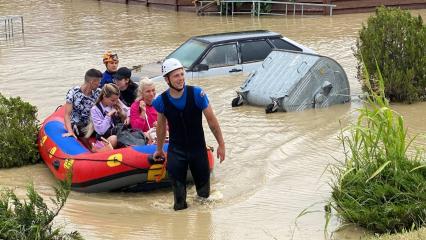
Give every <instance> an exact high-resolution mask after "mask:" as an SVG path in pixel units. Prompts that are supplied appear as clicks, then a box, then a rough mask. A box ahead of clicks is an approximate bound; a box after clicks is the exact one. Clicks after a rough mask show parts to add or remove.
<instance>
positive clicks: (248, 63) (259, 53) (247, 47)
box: [240, 39, 272, 74]
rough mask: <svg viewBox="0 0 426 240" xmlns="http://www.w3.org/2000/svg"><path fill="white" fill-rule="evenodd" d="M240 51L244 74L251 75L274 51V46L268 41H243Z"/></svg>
mask: <svg viewBox="0 0 426 240" xmlns="http://www.w3.org/2000/svg"><path fill="white" fill-rule="evenodd" d="M240 51H241V63H242V67H243V72H244V73H245V74H250V73H251V72H252V71H255V70H256V69H257V68H258V67H259V66H260V65H261V64H262V61H263V60H264V59H265V58H266V57H267V56H268V55H269V53H270V52H271V51H272V46H271V45H270V44H269V43H268V42H267V41H266V39H258V40H251V41H243V42H240Z"/></svg>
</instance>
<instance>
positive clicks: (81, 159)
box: [47, 148, 147, 171]
mask: <svg viewBox="0 0 426 240" xmlns="http://www.w3.org/2000/svg"><path fill="white" fill-rule="evenodd" d="M51 149H52V148H50V149H49V150H48V151H47V153H48V154H50V150H51ZM50 155H52V156H53V157H55V158H56V159H59V160H63V161H66V160H68V159H72V160H76V161H88V162H111V161H112V162H119V163H121V164H123V165H124V166H127V167H130V168H134V169H138V170H144V171H145V170H147V169H145V168H140V167H137V166H133V165H132V164H128V163H125V162H121V161H118V160H117V159H116V158H114V159H111V160H108V159H89V158H72V157H70V158H65V157H59V156H57V155H55V154H50Z"/></svg>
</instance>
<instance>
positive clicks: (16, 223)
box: [0, 181, 83, 240]
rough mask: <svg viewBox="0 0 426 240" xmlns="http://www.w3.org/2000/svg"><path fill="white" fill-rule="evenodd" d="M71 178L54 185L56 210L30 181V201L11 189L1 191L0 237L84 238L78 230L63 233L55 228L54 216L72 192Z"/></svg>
mask: <svg viewBox="0 0 426 240" xmlns="http://www.w3.org/2000/svg"><path fill="white" fill-rule="evenodd" d="M70 182H71V181H65V182H61V183H60V184H59V187H56V188H54V189H55V193H56V198H55V199H53V198H52V199H51V201H52V203H53V204H54V205H55V207H56V209H55V210H50V209H49V208H48V207H47V205H46V203H45V202H44V200H43V198H42V197H41V196H40V195H39V194H38V193H37V192H36V191H35V190H34V186H33V185H32V184H31V185H29V186H28V188H27V198H28V201H24V202H22V201H20V200H19V199H18V198H17V196H16V195H15V193H14V192H13V191H12V190H3V191H2V192H1V195H0V239H4V240H18V239H19V240H65V239H83V238H82V237H81V235H80V234H79V233H78V232H72V233H62V232H61V230H62V229H61V228H54V227H53V226H52V225H53V219H54V218H55V217H56V216H57V215H58V214H59V211H60V210H61V209H62V207H63V206H64V204H65V202H66V200H67V198H68V195H69V193H70V186H71V185H70Z"/></svg>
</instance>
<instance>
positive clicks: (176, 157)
mask: <svg viewBox="0 0 426 240" xmlns="http://www.w3.org/2000/svg"><path fill="white" fill-rule="evenodd" d="M167 158H168V160H167V171H168V173H169V177H170V179H171V181H172V187H173V195H174V209H175V210H181V209H185V208H187V204H186V176H187V171H188V167H189V169H190V170H191V174H192V177H193V179H194V184H195V187H196V190H197V194H198V196H200V197H204V198H207V197H209V195H210V167H209V161H208V157H207V151H206V149H205V147H201V148H196V149H191V150H189V151H188V150H186V149H185V148H182V147H178V146H171V145H169V149H168V152H167Z"/></svg>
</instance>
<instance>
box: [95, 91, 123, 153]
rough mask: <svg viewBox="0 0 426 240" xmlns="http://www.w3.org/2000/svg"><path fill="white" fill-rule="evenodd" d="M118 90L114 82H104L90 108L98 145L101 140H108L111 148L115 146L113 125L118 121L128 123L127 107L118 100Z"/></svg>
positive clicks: (115, 136) (115, 139) (96, 145)
mask: <svg viewBox="0 0 426 240" xmlns="http://www.w3.org/2000/svg"><path fill="white" fill-rule="evenodd" d="M119 97H120V90H119V89H118V87H117V85H115V84H111V83H109V84H105V85H104V86H103V88H102V91H101V94H100V95H99V98H98V100H97V101H96V104H95V106H93V107H92V109H91V110H90V116H91V120H92V121H91V122H92V124H93V128H94V130H95V132H96V139H97V140H98V142H97V143H96V144H95V147H103V146H100V143H101V140H102V141H103V142H105V140H106V141H108V142H109V143H111V145H112V147H113V148H116V147H117V135H116V134H117V132H116V128H115V126H116V125H117V124H119V123H124V124H128V118H127V108H126V107H125V106H124V105H123V103H122V102H121V101H120V100H119Z"/></svg>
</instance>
